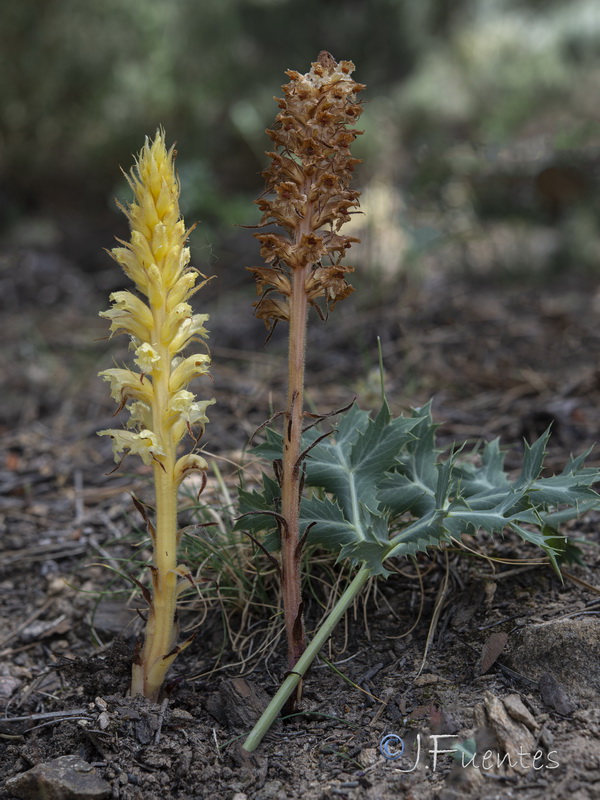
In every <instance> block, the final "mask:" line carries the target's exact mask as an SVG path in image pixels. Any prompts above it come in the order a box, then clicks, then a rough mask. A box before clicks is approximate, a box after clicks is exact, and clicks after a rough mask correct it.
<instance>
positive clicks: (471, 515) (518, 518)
mask: <svg viewBox="0 0 600 800" xmlns="http://www.w3.org/2000/svg"><path fill="white" fill-rule="evenodd" d="M513 522H528V523H531V524H532V525H537V524H538V523H539V517H538V515H537V514H536V512H535V510H533V509H525V510H523V511H518V512H516V513H510V509H509V508H507V507H506V504H504V503H501V504H500V505H499V506H497V507H496V508H495V509H490V510H489V511H472V510H471V509H469V508H467V507H466V506H461V505H456V506H455V505H452V506H451V507H450V511H449V512H448V515H447V518H446V520H445V526H446V529H447V530H448V531H449V532H450V533H451V534H452V535H453V536H454V537H456V538H458V537H459V536H460V535H461V534H462V533H466V532H470V531H478V530H484V531H487V532H488V533H500V532H501V531H502V530H503V529H504V528H506V527H507V526H508V525H511V524H512V523H513Z"/></svg>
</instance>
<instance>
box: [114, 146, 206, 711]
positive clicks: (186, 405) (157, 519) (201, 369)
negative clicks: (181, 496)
mask: <svg viewBox="0 0 600 800" xmlns="http://www.w3.org/2000/svg"><path fill="white" fill-rule="evenodd" d="M173 158H174V153H173V148H171V149H170V150H169V151H167V149H166V147H165V137H164V132H162V131H157V133H156V137H155V139H154V141H153V142H150V141H148V140H146V144H145V146H144V148H143V150H142V151H141V153H140V155H139V157H138V159H137V162H136V164H135V166H134V168H133V169H132V170H131V173H130V175H129V176H127V178H128V182H129V185H130V186H131V188H132V190H133V193H134V196H135V200H134V202H133V203H132V204H131V205H130V206H129V207H128V208H127V209H125V208H123V209H122V210H123V211H124V213H125V214H126V216H127V218H128V220H129V226H130V229H131V239H130V241H129V242H128V243H125V242H121V244H122V247H116V248H114V249H113V250H112V251H111V255H112V257H113V258H114V259H115V261H116V262H117V263H118V264H120V265H121V267H122V268H123V270H124V272H125V274H126V275H127V276H128V277H129V278H131V280H132V281H133V282H134V283H135V287H136V289H137V292H138V294H134V293H132V292H130V291H119V292H114V293H113V294H112V295H111V296H110V299H111V301H112V306H111V308H110V309H109V310H108V311H104V312H102V313H101V314H100V316H102V317H106V318H107V319H109V320H110V322H111V325H110V331H111V335H112V334H116V333H126V334H127V335H129V336H130V338H131V349H132V350H133V351H134V359H133V360H134V362H135V364H136V366H137V369H132V368H129V367H122V368H116V369H108V370H105V371H104V372H101V373H100V375H101V376H102V377H103V378H104V380H106V381H109V382H110V387H111V394H112V397H113V398H114V399H115V400H116V402H117V403H118V406H119V408H118V411H121V410H122V409H123V408H126V409H127V411H128V412H129V414H130V416H129V419H128V421H127V430H105V431H100V432H99V435H100V436H111V437H112V440H113V452H114V456H115V460H116V461H117V462H118V463H121V461H122V460H123V458H124V457H125V456H126V455H128V454H137V455H139V456H140V457H141V459H142V461H143V462H144V464H148V465H151V466H152V468H153V472H154V483H155V492H156V510H155V516H154V520H153V521H152V520H151V519H150V516H149V514H148V512H147V511H146V510H145V509H144V507H143V506H142V505H141V504H140V503H136V505H137V506H138V508H140V510H142V513H144V516H145V518H146V522H147V525H148V531H149V533H150V536H151V538H152V544H153V547H154V563H153V564H152V565H150V574H151V579H152V581H151V583H152V591H151V592H150V591H149V590H148V589H147V588H145V587H142V591H143V594H144V597H145V599H146V600H147V602H148V605H149V611H148V620H147V624H146V631H145V641H144V644H143V647H142V648H141V650H138V651H137V652H136V655H135V657H134V664H133V671H132V682H131V694H132V695H135V694H142V695H144V696H145V697H148V698H150V699H152V700H157V699H158V698H159V695H160V691H161V687H162V685H163V682H164V679H165V675H166V672H167V670H168V669H169V666H170V665H171V663H172V662H173V660H174V658H175V656H176V655H177V653H179V652H180V651H181V649H182V648H183V647H184V646H186V644H188V643H189V641H190V640H191V639H188V641H186V642H185V643H184V644H183V645H178V644H177V608H176V607H177V598H178V596H179V595H180V593H181V591H182V590H183V588H184V587H185V586H186V585H189V583H188V582H191V583H192V584H193V579H192V576H191V574H190V572H189V570H188V569H187V568H186V567H185V566H183V565H181V564H178V563H177V547H178V544H179V539H180V533H179V531H178V527H177V489H178V487H179V484H180V483H181V481H182V480H183V478H184V477H185V476H186V475H187V474H188V473H189V472H191V471H192V470H200V471H204V470H206V469H207V464H206V461H205V460H204V459H203V458H202V456H200V455H199V454H198V453H194V452H190V453H185V454H184V455H181V456H179V457H178V454H177V449H178V445H179V443H180V442H181V440H182V439H183V437H184V436H185V434H186V433H190V434H192V436H193V438H194V441H195V444H197V442H198V440H199V439H200V437H201V436H202V433H203V431H204V425H205V423H206V422H207V421H208V419H207V417H206V407H207V406H208V405H210V404H211V403H214V400H202V401H197V400H196V398H195V396H194V394H193V393H192V392H190V391H189V389H188V385H189V383H190V381H191V380H192V379H193V378H195V377H197V376H198V375H204V374H205V373H206V372H207V370H208V365H209V361H210V359H209V356H208V355H207V354H206V353H194V354H192V355H188V356H186V357H184V356H182V355H181V353H182V351H183V350H184V349H185V348H186V347H187V346H188V345H190V344H191V343H192V342H196V341H201V340H202V339H204V338H205V337H206V335H207V331H206V328H205V327H204V323H205V322H206V320H207V319H208V315H206V314H194V313H192V307H191V306H190V304H189V302H188V300H189V298H190V297H191V296H192V295H193V294H194V293H195V292H196V291H197V290H198V289H199V288H201V286H202V285H203V284H204V283H205V282H206V281H202V282H201V283H200V284H198V283H197V282H198V278H199V277H200V273H199V272H198V271H197V270H196V269H194V268H192V267H190V266H189V261H190V252H189V249H188V248H187V247H186V246H185V242H186V240H187V237H188V235H189V233H190V231H189V230H186V228H185V224H184V222H183V219H181V215H180V212H179V181H178V179H177V175H176V173H175V169H174V166H173ZM202 277H203V276H202ZM138 295H141V296H142V297H143V298H144V299H142V297H140V296H138ZM194 429H195V430H194ZM192 432H193V433H192Z"/></svg>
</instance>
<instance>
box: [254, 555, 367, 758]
mask: <svg viewBox="0 0 600 800" xmlns="http://www.w3.org/2000/svg"><path fill="white" fill-rule="evenodd" d="M371 574H372V573H371V570H370V569H369V568H368V567H362V569H361V570H360V571H359V572H358V574H357V575H356V577H355V578H354V580H353V581H352V583H351V584H350V585H349V586H348V588H347V589H346V591H345V592H344V593H343V595H342V596H341V597H340V599H339V600H338V601H337V603H336V604H335V606H334V607H333V609H332V611H331V613H330V614H329V616H328V617H327V619H326V620H325V622H324V623H323V624H322V625H321V627H320V628H319V630H318V631H317V632H316V634H315V636H314V638H313V639H312V641H311V642H310V644H309V645H308V646H307V648H306V650H305V651H304V653H303V654H302V655H301V656H300V658H299V659H298V661H297V662H296V665H295V667H294V671H293V672H292V673H291V674H289V675H288V676H287V678H286V679H285V680H284V682H283V683H282V684H281V686H280V687H279V690H278V691H277V694H276V695H275V697H273V699H272V700H271V702H270V703H269V705H268V706H267V708H266V709H265V711H264V713H263V715H262V716H261V718H260V719H259V720H258V722H257V723H256V725H255V726H254V728H253V729H252V730H251V732H250V734H249V736H248V738H247V739H246V741H245V742H244V750H246V752H248V753H252V752H253V751H254V750H256V748H257V747H258V745H259V744H260V743H261V742H262V740H263V737H264V736H265V734H266V733H267V731H268V730H269V728H270V727H271V725H272V724H273V722H274V721H275V719H276V717H277V715H278V714H279V713H280V711H281V709H282V708H283V706H284V705H285V703H286V701H287V700H288V698H289V697H290V696H291V694H292V692H294V690H295V689H296V687H297V685H298V684H299V683H300V681H301V680H302V678H303V677H304V675H305V673H306V672H307V670H308V668H309V667H310V665H311V664H312V662H313V661H314V660H315V658H316V657H317V655H318V653H319V650H320V649H321V648H322V647H323V645H324V644H325V642H326V641H327V639H329V637H330V636H331V634H332V632H333V630H334V628H335V626H336V625H337V624H338V622H339V621H340V619H341V618H342V617H343V616H344V614H345V613H346V611H347V609H348V608H349V606H350V605H351V604H352V603H353V601H354V599H355V598H356V597H357V596H358V595H359V594H360V591H361V589H362V588H363V586H364V585H365V583H366V582H367V581H368V580H369V578H370V577H371Z"/></svg>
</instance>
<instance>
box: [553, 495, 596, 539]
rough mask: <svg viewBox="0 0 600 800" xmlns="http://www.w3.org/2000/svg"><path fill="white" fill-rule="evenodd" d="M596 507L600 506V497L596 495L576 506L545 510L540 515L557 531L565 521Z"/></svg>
mask: <svg viewBox="0 0 600 800" xmlns="http://www.w3.org/2000/svg"><path fill="white" fill-rule="evenodd" d="M595 508H600V497H595V498H594V499H593V500H586V501H585V502H584V503H581V504H580V505H579V506H576V507H571V508H563V509H561V510H560V511H552V512H547V511H545V512H542V513H540V517H541V519H542V522H543V523H544V525H547V526H548V527H549V528H551V529H552V530H553V531H555V532H556V531H558V530H559V528H560V526H561V525H564V524H565V522H570V521H571V520H572V519H575V518H576V517H580V516H582V515H583V514H585V513H586V512H588V511H591V510H592V509H595Z"/></svg>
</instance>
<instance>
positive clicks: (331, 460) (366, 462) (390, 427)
mask: <svg viewBox="0 0 600 800" xmlns="http://www.w3.org/2000/svg"><path fill="white" fill-rule="evenodd" d="M352 416H353V418H354V419H355V421H356V425H355V427H353V428H351V427H350V426H349V425H347V424H346V423H347V420H344V424H343V425H342V426H340V430H339V431H338V434H337V435H334V436H332V437H330V438H328V439H324V440H323V441H321V442H319V443H318V444H317V445H315V447H314V448H313V449H312V450H311V451H310V453H309V454H308V456H307V459H306V462H305V464H306V482H307V484H308V485H310V486H320V487H322V488H323V489H325V491H327V492H331V493H332V494H334V495H335V497H336V499H337V501H338V502H339V504H340V506H341V507H342V509H343V511H344V513H345V515H346V517H347V518H348V519H353V517H354V516H355V515H356V509H357V504H358V503H362V504H363V505H365V506H367V507H368V508H369V509H370V510H371V511H376V510H377V508H378V506H379V498H378V495H377V489H378V486H379V484H380V483H381V481H382V480H383V479H384V477H385V474H386V471H387V470H388V469H390V467H392V466H393V465H394V463H395V460H396V456H397V454H398V453H399V452H401V450H402V447H403V445H404V444H405V443H406V441H407V440H408V439H409V438H410V437H411V433H410V431H411V429H412V428H414V426H415V424H416V421H415V420H411V419H405V418H403V417H399V418H398V419H395V420H391V421H390V413H389V409H388V408H387V406H386V404H385V403H384V404H383V406H382V408H381V410H380V412H379V414H378V415H377V417H376V418H375V419H374V420H372V419H370V418H369V417H368V415H367V416H366V417H365V416H358V415H356V414H352Z"/></svg>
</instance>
